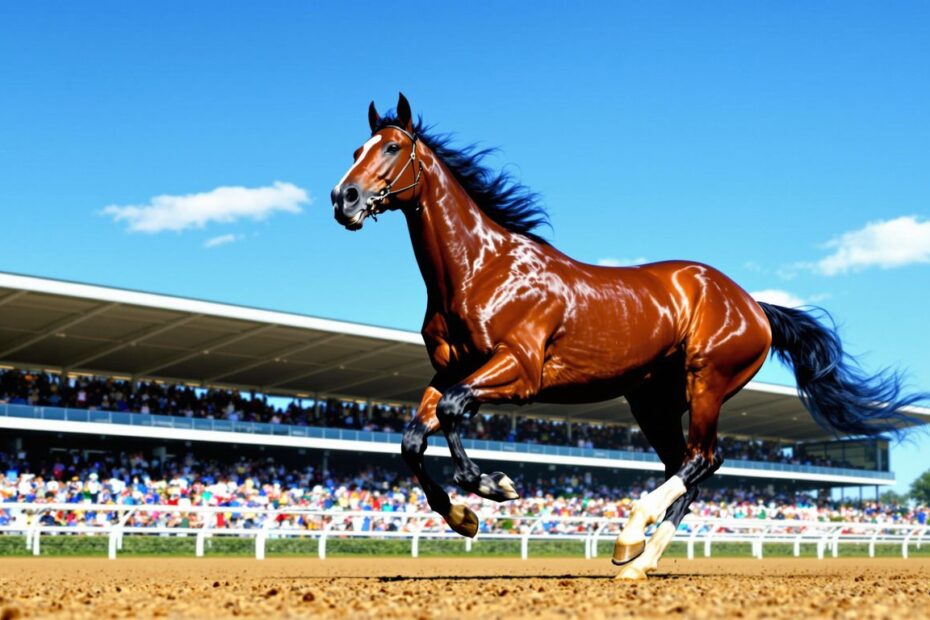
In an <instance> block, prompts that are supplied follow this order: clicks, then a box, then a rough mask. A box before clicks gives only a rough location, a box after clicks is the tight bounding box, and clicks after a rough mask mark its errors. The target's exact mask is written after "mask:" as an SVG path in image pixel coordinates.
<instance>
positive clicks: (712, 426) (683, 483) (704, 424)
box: [614, 367, 742, 578]
mask: <svg viewBox="0 0 930 620" xmlns="http://www.w3.org/2000/svg"><path fill="white" fill-rule="evenodd" d="M732 384H733V380H732V377H728V376H725V375H724V374H722V373H718V372H717V371H716V370H715V369H713V368H711V367H704V368H702V369H695V370H692V371H690V372H689V373H688V396H689V401H690V409H691V415H690V419H689V423H688V442H687V452H686V455H685V458H684V460H683V462H682V465H681V467H679V469H678V471H677V472H676V473H675V475H673V476H672V477H671V478H669V479H668V480H666V481H665V483H664V484H662V486H660V487H659V488H657V489H656V490H655V491H653V492H652V493H650V494H649V495H647V496H646V497H645V498H643V499H642V500H640V501H638V502H636V504H635V505H634V506H633V512H632V514H631V515H630V518H629V519H628V520H627V522H626V525H625V526H624V528H623V531H622V532H620V535H619V536H618V537H617V542H616V544H615V546H614V558H615V562H616V559H620V560H623V559H624V558H628V557H636V556H637V555H639V553H641V552H642V551H641V550H643V549H644V548H645V539H646V535H645V531H646V527H647V526H649V525H651V524H653V523H656V522H657V521H658V519H659V518H660V517H661V515H662V513H664V512H666V511H667V510H668V509H669V508H670V507H671V506H672V505H674V504H675V503H676V501H678V500H679V499H680V498H682V497H685V498H686V497H687V495H686V494H687V493H688V492H689V491H690V490H692V489H693V488H695V487H696V485H697V484H698V483H700V482H701V481H703V480H705V479H706V478H708V477H709V476H710V475H712V474H713V473H714V472H715V471H717V469H718V468H719V467H720V463H721V462H722V459H720V458H719V455H718V454H716V453H715V452H716V444H717V420H718V418H719V416H720V406H721V405H722V404H723V401H724V399H725V397H726V396H727V395H728V394H730V393H732V392H733V391H735V389H738V387H739V386H740V385H742V384H741V383H737V384H736V387H735V388H731V385H732ZM686 501H687V499H685V500H684V501H682V502H681V504H684V502H686ZM679 509H680V506H679ZM682 517H683V515H682ZM675 527H676V528H677V524H676V525H675ZM656 533H657V534H660V533H661V535H662V536H663V537H664V538H667V539H668V540H671V537H672V536H673V535H674V534H675V531H674V529H671V522H670V523H669V526H667V527H666V529H665V531H664V532H662V528H661V526H660V528H658V529H657V532H656ZM668 540H667V541H666V542H665V544H668ZM622 576H623V575H621V577H622ZM627 576H630V575H627ZM642 576H645V574H643V575H642ZM640 578H641V576H640Z"/></svg>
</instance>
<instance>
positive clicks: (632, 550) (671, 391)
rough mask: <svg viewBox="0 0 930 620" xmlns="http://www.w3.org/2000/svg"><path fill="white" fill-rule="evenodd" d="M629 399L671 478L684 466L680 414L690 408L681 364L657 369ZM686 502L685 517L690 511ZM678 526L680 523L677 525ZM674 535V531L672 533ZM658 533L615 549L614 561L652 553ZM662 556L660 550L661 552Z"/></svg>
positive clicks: (625, 561)
mask: <svg viewBox="0 0 930 620" xmlns="http://www.w3.org/2000/svg"><path fill="white" fill-rule="evenodd" d="M626 398H627V402H628V403H629V404H630V410H631V411H632V413H633V417H634V418H636V422H637V423H638V424H639V427H640V428H641V429H642V431H643V434H644V435H645V436H646V439H647V440H648V441H649V444H650V445H651V446H652V447H653V449H655V451H656V454H657V455H658V457H659V459H660V460H661V461H662V463H663V464H664V465H665V478H666V480H668V479H669V478H671V477H672V476H673V475H675V473H676V472H677V471H678V470H679V469H680V468H681V465H682V462H683V461H684V458H685V454H686V451H687V450H686V449H687V446H686V444H685V438H684V435H683V434H682V432H681V416H682V414H683V413H684V412H685V410H686V409H687V399H686V396H685V379H684V371H683V370H682V369H681V366H680V365H679V366H677V367H674V366H673V367H667V368H666V370H664V371H662V370H660V371H658V372H657V373H656V374H655V375H654V377H653V378H651V379H649V380H648V381H647V382H646V383H644V384H643V385H642V386H640V387H639V388H637V389H636V390H635V391H634V392H631V393H629V394H627V397H626ZM684 499H685V497H684V496H683V497H680V498H678V499H677V500H675V502H676V504H673V508H670V509H669V513H668V514H667V515H666V520H668V519H669V515H671V514H672V512H673V509H674V508H675V507H676V505H677V504H679V503H683V502H684ZM689 504H690V502H688V504H686V505H685V506H684V510H683V511H682V517H683V516H684V513H685V511H686V510H687V506H688V505H689ZM676 526H677V524H676ZM673 534H674V532H673ZM654 539H655V536H653V538H652V539H650V540H649V542H646V541H645V540H644V541H643V544H642V546H640V547H639V548H636V547H627V546H623V547H618V548H615V553H614V558H613V562H614V564H618V565H619V564H626V563H627V562H631V561H633V560H634V559H635V558H637V557H642V556H641V555H640V554H643V555H647V556H650V557H651V556H652V555H653V549H651V548H652V547H655V546H657V544H658V541H657V540H654ZM659 555H661V550H660V551H659Z"/></svg>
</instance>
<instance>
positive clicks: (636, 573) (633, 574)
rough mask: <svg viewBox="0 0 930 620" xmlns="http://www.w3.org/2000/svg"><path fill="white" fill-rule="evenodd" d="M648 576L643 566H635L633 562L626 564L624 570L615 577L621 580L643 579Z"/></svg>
mask: <svg viewBox="0 0 930 620" xmlns="http://www.w3.org/2000/svg"><path fill="white" fill-rule="evenodd" d="M645 578H646V573H645V571H643V570H642V569H641V568H638V567H636V566H633V565H632V564H630V565H628V566H624V567H623V570H622V571H620V573H619V574H618V575H617V576H616V577H614V579H617V580H619V581H642V580H643V579H645Z"/></svg>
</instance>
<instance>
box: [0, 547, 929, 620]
mask: <svg viewBox="0 0 930 620" xmlns="http://www.w3.org/2000/svg"><path fill="white" fill-rule="evenodd" d="M615 572H616V571H615V570H614V569H613V568H612V567H611V566H610V563H609V562H608V561H605V560H603V559H600V560H589V561H585V560H572V559H539V560H529V561H526V562H523V561H520V560H510V559H477V558H475V559H471V558H470V559H461V558H448V559H422V558H421V559H418V560H411V559H408V558H404V559H375V558H372V559H362V558H352V559H328V560H325V561H320V560H317V559H268V560H265V561H263V562H259V561H256V560H253V559H200V560H196V559H160V558H155V559H130V558H122V559H119V560H116V561H112V562H111V561H108V560H104V559H57V558H27V559H9V558H6V559H0V619H2V620H11V619H12V618H32V617H76V618H113V617H151V616H161V617H169V618H198V617H232V616H239V617H243V616H245V617H254V616H263V617H266V618H279V617H300V616H314V617H318V616H323V617H337V616H338V617H346V616H349V617H366V616H378V617H382V618H443V619H446V618H458V617H472V618H485V617H501V618H503V617H507V618H531V617H532V618H539V617H553V616H558V617H583V618H608V617H617V616H620V617H660V616H662V617H664V616H669V615H671V616H678V617H694V618H721V617H741V618H799V617H804V618H811V617H818V618H819V617H826V618H863V617H864V618H908V620H914V619H916V618H930V559H910V560H897V559H895V560H887V559H885V560H883V559H871V560H870V559H828V560H823V561H817V560H813V559H800V560H783V559H765V560H761V561H760V560H753V559H741V560H732V559H731V560H726V559H719V560H717V559H710V560H704V559H700V560H694V561H690V562H689V561H687V560H681V559H670V560H667V561H665V562H664V563H663V566H662V567H661V569H660V573H659V574H657V575H655V576H653V577H651V578H650V580H649V581H648V582H639V583H627V582H617V581H614V580H613V579H612V576H613V575H614V573H615Z"/></svg>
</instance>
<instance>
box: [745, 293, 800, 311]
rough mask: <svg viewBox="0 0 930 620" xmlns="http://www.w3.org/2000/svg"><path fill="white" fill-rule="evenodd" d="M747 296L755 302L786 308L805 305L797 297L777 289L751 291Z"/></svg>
mask: <svg viewBox="0 0 930 620" xmlns="http://www.w3.org/2000/svg"><path fill="white" fill-rule="evenodd" d="M749 294H750V295H752V297H753V299H755V300H756V301H764V302H765V303H768V304H774V305H776V306H784V307H786V308H796V307H798V306H803V305H804V304H805V303H806V302H805V301H804V300H803V299H801V298H800V297H798V296H797V295H795V294H793V293H789V292H788V291H783V290H781V289H777V288H767V289H764V290H761V291H753V292H751V293H749Z"/></svg>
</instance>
